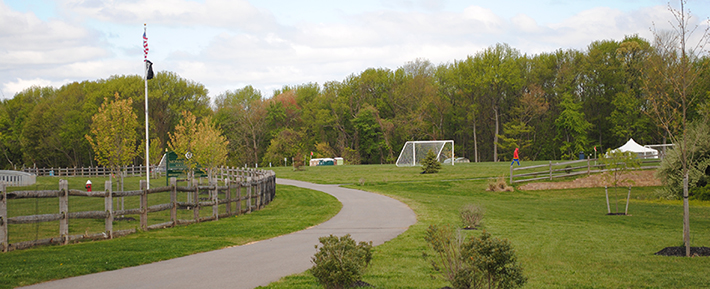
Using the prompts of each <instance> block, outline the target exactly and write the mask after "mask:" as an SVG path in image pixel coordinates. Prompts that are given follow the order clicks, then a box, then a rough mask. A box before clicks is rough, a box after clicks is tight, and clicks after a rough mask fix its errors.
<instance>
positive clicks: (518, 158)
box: [510, 148, 520, 166]
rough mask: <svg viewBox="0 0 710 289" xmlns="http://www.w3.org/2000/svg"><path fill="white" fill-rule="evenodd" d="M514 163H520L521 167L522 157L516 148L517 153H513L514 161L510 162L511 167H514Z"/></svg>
mask: <svg viewBox="0 0 710 289" xmlns="http://www.w3.org/2000/svg"><path fill="white" fill-rule="evenodd" d="M514 163H518V166H520V157H519V156H518V148H515V151H514V152H513V161H512V162H510V165H511V166H512V165H513V164H514Z"/></svg>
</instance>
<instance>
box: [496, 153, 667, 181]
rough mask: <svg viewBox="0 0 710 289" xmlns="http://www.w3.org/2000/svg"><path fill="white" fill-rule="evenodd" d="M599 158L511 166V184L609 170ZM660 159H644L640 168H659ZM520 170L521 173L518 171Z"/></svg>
mask: <svg viewBox="0 0 710 289" xmlns="http://www.w3.org/2000/svg"><path fill="white" fill-rule="evenodd" d="M597 161H598V159H584V160H575V161H567V162H555V163H553V162H552V161H550V162H549V163H548V164H543V165H534V166H527V167H513V165H511V166H510V184H511V185H512V184H513V183H520V182H530V181H538V180H550V181H551V180H552V179H555V178H565V177H571V176H577V175H585V174H586V175H590V174H593V173H601V172H607V171H609V169H606V168H605V166H604V164H602V163H601V162H599V163H597ZM660 162H661V160H660V159H651V158H647V159H642V160H641V166H640V167H639V168H638V169H640V170H648V169H657V168H658V167H659V166H660ZM516 172H520V173H516Z"/></svg>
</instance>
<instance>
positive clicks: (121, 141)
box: [84, 92, 141, 179]
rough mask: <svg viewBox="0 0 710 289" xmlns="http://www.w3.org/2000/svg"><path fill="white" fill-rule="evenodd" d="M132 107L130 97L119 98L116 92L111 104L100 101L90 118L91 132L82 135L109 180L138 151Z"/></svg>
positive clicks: (136, 119) (136, 129)
mask: <svg viewBox="0 0 710 289" xmlns="http://www.w3.org/2000/svg"><path fill="white" fill-rule="evenodd" d="M132 104H133V100H131V99H130V98H127V99H123V100H122V99H119V95H118V92H116V93H115V99H114V100H113V101H110V102H109V100H108V98H104V102H103V103H102V104H101V107H100V108H99V111H98V113H96V114H95V115H94V116H93V117H91V132H90V133H89V134H87V135H85V136H84V137H85V138H86V140H88V141H89V144H91V148H92V149H93V150H94V158H95V159H96V161H97V162H98V163H99V165H102V166H105V167H108V168H109V169H110V170H111V177H112V176H113V175H114V174H116V173H120V172H121V168H122V167H124V166H127V165H129V164H130V163H131V162H132V161H133V159H134V158H135V157H136V156H137V155H138V154H139V153H140V152H141V151H140V141H139V140H138V117H137V116H136V114H135V113H133V108H132ZM121 176H123V174H121ZM121 179H123V178H121Z"/></svg>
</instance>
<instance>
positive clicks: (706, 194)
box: [684, 185, 710, 246]
mask: <svg viewBox="0 0 710 289" xmlns="http://www.w3.org/2000/svg"><path fill="white" fill-rule="evenodd" d="M689 194H690V196H691V199H693V200H701V201H710V186H708V185H706V186H704V187H700V188H693V189H691V190H690V192H689ZM684 246H685V245H684Z"/></svg>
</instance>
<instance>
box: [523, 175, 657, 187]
mask: <svg viewBox="0 0 710 289" xmlns="http://www.w3.org/2000/svg"><path fill="white" fill-rule="evenodd" d="M655 173H656V171H655V170H646V171H637V172H630V173H627V174H625V175H624V176H623V177H622V179H623V178H628V179H631V180H633V181H634V183H633V184H632V186H634V187H649V186H660V185H661V181H660V180H659V179H657V178H656V177H655V176H654V174H655ZM626 185H628V184H620V185H619V186H626ZM598 187H604V178H603V174H595V175H591V176H588V177H583V178H579V179H576V180H574V181H571V182H541V183H527V184H524V185H522V186H519V187H518V189H520V190H524V191H534V190H559V189H576V188H598Z"/></svg>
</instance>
